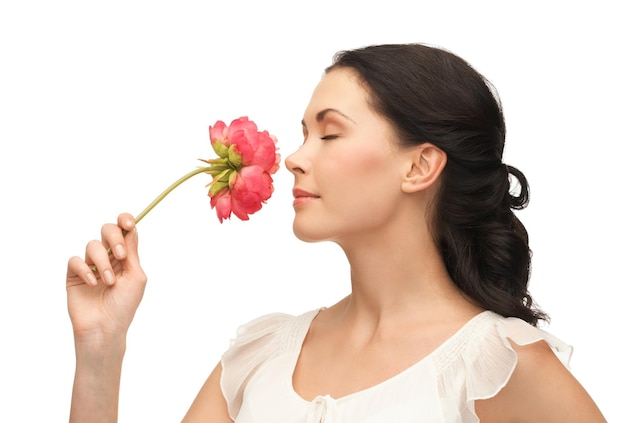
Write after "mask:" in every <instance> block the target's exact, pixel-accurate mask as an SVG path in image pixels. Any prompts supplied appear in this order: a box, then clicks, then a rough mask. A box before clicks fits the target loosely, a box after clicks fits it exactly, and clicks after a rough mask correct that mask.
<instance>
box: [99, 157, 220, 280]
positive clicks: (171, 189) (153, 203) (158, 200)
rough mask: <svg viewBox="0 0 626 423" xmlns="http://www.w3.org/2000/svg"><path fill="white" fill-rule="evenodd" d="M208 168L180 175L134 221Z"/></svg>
mask: <svg viewBox="0 0 626 423" xmlns="http://www.w3.org/2000/svg"><path fill="white" fill-rule="evenodd" d="M209 169H211V167H210V166H204V167H199V168H197V169H195V170H192V171H191V172H189V173H188V174H186V175H184V176H183V177H181V178H180V179H178V180H177V181H176V182H174V183H173V184H172V185H170V186H169V187H167V188H166V189H165V191H163V192H162V193H161V194H159V196H158V197H157V198H155V199H154V201H152V203H150V204H148V207H146V208H145V209H143V211H142V212H141V213H139V214H138V215H137V217H135V223H139V221H140V220H141V219H143V218H144V217H145V216H146V215H147V214H148V213H150V210H152V209H153V208H154V207H155V206H156V205H157V204H159V203H160V202H161V200H163V199H164V198H165V197H167V195H168V194H169V193H170V192H172V191H174V189H175V188H176V187H177V186H179V185H180V184H182V183H183V182H185V181H186V180H187V179H189V178H191V177H192V176H195V175H197V174H199V173H204V172H206V171H208V170H209ZM127 233H128V231H127V230H123V231H122V234H124V235H126V234H127ZM107 252H108V253H109V255H110V254H111V249H110V248H109V249H108V250H107ZM91 270H93V271H94V272H95V271H96V270H97V269H96V266H91Z"/></svg>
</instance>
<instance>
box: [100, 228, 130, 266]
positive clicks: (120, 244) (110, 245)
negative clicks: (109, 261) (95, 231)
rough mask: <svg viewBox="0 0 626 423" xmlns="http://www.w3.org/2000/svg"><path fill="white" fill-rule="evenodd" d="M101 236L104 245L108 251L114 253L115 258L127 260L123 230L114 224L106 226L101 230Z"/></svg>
mask: <svg viewBox="0 0 626 423" xmlns="http://www.w3.org/2000/svg"><path fill="white" fill-rule="evenodd" d="M100 236H101V237H102V244H103V245H104V246H105V247H106V248H107V249H110V252H111V253H113V257H115V258H116V259H118V260H123V259H125V258H126V246H125V242H124V233H123V232H122V228H120V227H119V226H118V225H114V224H113V223H107V224H104V225H102V228H101V229H100Z"/></svg>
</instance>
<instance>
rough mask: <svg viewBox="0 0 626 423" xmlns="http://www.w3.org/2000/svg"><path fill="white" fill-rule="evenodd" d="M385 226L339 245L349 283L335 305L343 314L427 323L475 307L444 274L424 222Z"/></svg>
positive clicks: (376, 321) (379, 320)
mask: <svg viewBox="0 0 626 423" xmlns="http://www.w3.org/2000/svg"><path fill="white" fill-rule="evenodd" d="M389 229H390V228H389V226H387V227H386V233H384V234H381V233H376V234H371V235H368V237H369V239H363V238H361V239H359V240H355V241H353V242H350V243H347V242H345V243H341V244H340V245H341V246H342V248H343V250H344V252H345V253H346V256H347V258H348V261H349V263H350V272H351V287H352V292H351V294H350V296H349V297H348V298H347V299H346V300H344V301H342V302H341V303H340V304H339V305H338V306H339V308H341V309H342V310H343V311H342V315H343V317H344V318H346V319H350V318H355V319H356V320H355V321H360V322H363V321H370V322H371V323H372V324H373V325H375V326H379V325H381V324H383V323H384V322H385V321H389V322H391V324H396V323H397V322H398V320H406V321H411V322H420V321H421V322H428V321H433V320H440V319H446V318H450V319H464V318H467V317H468V316H471V315H473V314H476V312H477V311H478V310H479V309H478V307H476V306H474V305H473V304H472V303H471V301H470V300H468V299H467V297H466V296H464V295H463V293H462V292H461V291H460V289H459V288H458V287H457V286H456V284H454V282H453V281H452V279H451V278H450V276H449V274H448V272H447V270H446V266H445V263H444V260H443V258H442V256H441V254H440V252H439V250H438V248H437V246H436V245H435V242H434V240H433V239H432V237H431V235H430V233H429V231H428V230H427V228H426V227H425V226H424V227H419V226H413V227H410V226H409V227H407V225H398V227H397V228H396V229H395V230H389ZM392 229H393V228H392ZM407 231H414V232H413V234H414V236H407Z"/></svg>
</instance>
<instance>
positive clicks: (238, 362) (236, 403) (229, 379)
mask: <svg viewBox="0 0 626 423" xmlns="http://www.w3.org/2000/svg"><path fill="white" fill-rule="evenodd" d="M318 312H319V309H316V310H311V311H308V312H306V313H303V314H300V315H291V314H285V313H272V314H266V315H264V316H261V317H258V318H256V319H254V320H251V321H249V322H248V323H246V324H244V325H241V326H240V327H239V328H238V329H237V333H236V336H235V338H234V339H232V340H231V343H230V348H229V349H228V350H227V351H226V352H225V353H224V354H223V355H222V359H221V361H220V364H221V376H220V385H221V388H222V393H223V394H224V397H225V399H226V401H227V403H228V409H229V413H230V415H231V416H232V417H233V418H235V417H236V416H237V414H238V412H239V407H240V406H241V402H242V399H243V392H244V390H245V387H246V382H247V381H248V380H250V378H251V377H252V376H253V375H254V374H255V372H257V371H258V370H259V369H260V368H261V367H262V366H263V364H264V363H267V362H268V360H270V359H274V358H276V357H279V356H280V355H281V354H283V353H285V352H289V351H292V350H294V349H296V348H297V347H298V345H299V343H301V341H302V338H303V337H304V336H305V335H306V332H307V330H308V327H309V326H310V324H311V321H312V320H313V318H314V317H315V316H316V315H317V313H318Z"/></svg>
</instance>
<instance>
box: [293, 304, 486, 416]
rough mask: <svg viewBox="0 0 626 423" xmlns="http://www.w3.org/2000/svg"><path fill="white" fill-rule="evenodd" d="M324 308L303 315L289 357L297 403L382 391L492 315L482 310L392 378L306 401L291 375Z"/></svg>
mask: <svg viewBox="0 0 626 423" xmlns="http://www.w3.org/2000/svg"><path fill="white" fill-rule="evenodd" d="M324 308H325V307H321V308H318V309H315V310H312V311H310V312H309V313H305V314H304V315H303V316H302V317H303V321H302V323H301V324H300V325H299V327H298V333H297V336H296V338H295V339H294V341H295V342H294V344H293V345H294V347H293V351H291V352H292V354H291V357H290V363H289V368H288V371H287V372H286V373H287V377H288V378H289V380H288V383H287V385H288V387H289V391H290V393H291V394H292V395H294V396H295V397H296V398H298V400H299V401H301V402H302V403H304V404H306V405H309V404H311V403H312V402H315V401H316V400H317V399H318V398H320V397H324V398H325V400H326V401H332V402H343V401H348V400H349V399H351V398H355V397H358V396H362V395H366V394H367V393H370V392H374V391H377V390H379V389H382V388H383V387H384V386H386V385H388V384H391V383H393V382H394V381H396V380H398V379H400V378H402V377H404V376H405V375H407V374H408V373H411V372H413V371H415V369H417V368H419V367H421V366H423V365H424V364H425V363H427V362H428V361H430V360H432V359H433V357H435V356H436V355H439V354H441V353H442V352H445V351H446V350H449V349H454V347H455V346H456V344H457V343H459V342H461V340H462V339H463V338H464V337H463V335H464V334H465V333H466V332H467V331H469V330H471V328H472V327H474V326H476V325H478V324H479V323H480V322H481V321H482V320H484V319H486V318H489V317H491V316H492V315H493V314H494V313H493V312H492V311H490V310H484V311H482V312H480V313H478V314H477V315H475V316H473V317H472V318H471V319H469V320H468V321H467V322H465V323H464V324H463V326H461V327H460V328H459V329H458V330H457V331H456V332H454V333H453V334H452V335H450V337H448V338H447V339H446V340H444V341H443V342H442V343H441V344H439V345H438V346H437V347H435V348H434V349H433V350H432V351H431V352H429V353H428V354H426V355H425V356H424V357H422V358H421V359H419V360H418V361H416V362H415V363H413V364H411V365H410V366H409V367H407V368H405V369H404V370H402V371H400V372H398V373H396V374H394V375H393V376H390V377H388V378H387V379H385V380H383V381H381V382H378V383H376V384H374V385H372V386H368V387H367V388H363V389H360V390H358V391H355V392H351V393H349V394H346V395H342V396H340V397H338V398H334V397H332V396H330V395H328V394H324V393H320V394H318V396H317V397H316V398H314V399H313V400H307V399H305V398H304V397H302V396H301V395H300V394H299V393H298V392H297V391H296V390H295V388H294V386H293V374H294V372H295V370H296V365H297V364H298V359H299V358H300V353H301V352H302V348H303V346H304V340H305V338H306V335H307V334H308V332H309V330H310V328H311V324H312V323H313V320H314V319H315V317H316V316H317V315H318V314H319V312H320V311H321V310H324Z"/></svg>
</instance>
